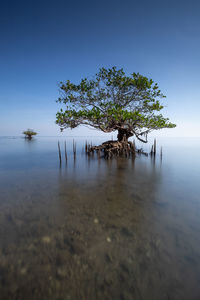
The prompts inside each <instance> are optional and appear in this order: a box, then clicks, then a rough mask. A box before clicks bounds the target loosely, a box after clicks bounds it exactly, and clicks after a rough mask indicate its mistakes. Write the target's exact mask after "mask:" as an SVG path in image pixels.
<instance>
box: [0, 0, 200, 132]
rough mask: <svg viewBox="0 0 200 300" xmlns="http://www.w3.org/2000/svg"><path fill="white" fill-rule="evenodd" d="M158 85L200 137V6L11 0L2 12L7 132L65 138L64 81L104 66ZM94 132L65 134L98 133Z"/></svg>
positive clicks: (175, 113)
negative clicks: (60, 113) (60, 119)
mask: <svg viewBox="0 0 200 300" xmlns="http://www.w3.org/2000/svg"><path fill="white" fill-rule="evenodd" d="M102 66H104V67H112V66H117V67H123V68H124V70H125V71H126V72H127V74H130V73H132V72H139V73H141V74H142V75H145V76H148V77H151V78H152V79H153V80H154V81H156V82H158V84H159V87H160V88H161V90H162V92H163V93H164V94H165V95H166V96H167V99H166V100H165V101H166V104H167V107H166V108H165V110H164V111H163V114H164V115H165V116H166V117H169V118H170V120H171V121H172V122H174V123H176V124H177V125H178V126H177V128H175V129H168V130H161V131H159V135H166V136H200V93H199V87H200V1H193V0H190V1H189V0H188V1H185V0H182V1H179V0H174V1H171V0H168V1H162V0H159V1H153V0H152V1H149V0H148V1H147V0H143V1H138V0H137V1H134V0H123V1H118V0H106V1H105V0H101V1H95V0H93V1H87V0H85V1H76V0H74V1H66V0H65V1H59V0H57V1H55V0H54V1H42V0H41V1H20V0H19V1H3V2H1V8H0V135H20V134H21V132H22V131H23V130H24V129H26V128H33V129H35V130H36V131H38V132H39V134H40V135H59V134H60V133H59V128H58V126H57V125H55V115H56V112H57V110H58V109H60V107H59V104H58V103H56V102H55V100H56V99H57V98H58V82H60V81H65V80H67V79H70V80H72V81H74V82H76V83H78V82H79V80H80V79H81V78H82V77H90V76H92V75H93V74H95V73H96V72H97V71H98V69H99V67H102ZM97 133H98V132H96V131H94V130H92V131H89V130H87V129H86V128H78V129H75V130H74V131H71V130H70V129H68V130H66V131H65V133H64V134H67V135H68V134H70V135H72V134H75V135H80V134H83V135H87V134H92V135H94V134H97Z"/></svg>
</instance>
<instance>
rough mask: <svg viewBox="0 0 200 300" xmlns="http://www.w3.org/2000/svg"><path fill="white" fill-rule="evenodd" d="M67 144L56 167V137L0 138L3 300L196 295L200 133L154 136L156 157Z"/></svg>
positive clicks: (199, 288)
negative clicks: (88, 151) (110, 154)
mask: <svg viewBox="0 0 200 300" xmlns="http://www.w3.org/2000/svg"><path fill="white" fill-rule="evenodd" d="M65 140H66V141H67V151H68V162H67V165H66V163H65V161H64V157H63V161H62V166H61V168H60V166H59V160H58V151H57V142H58V139H57V138H39V137H38V138H35V139H34V140H32V141H27V140H24V139H22V138H0V294H1V299H12V300H22V299H23V300H24V299H29V300H32V299H34V300H36V299H37V300H40V299H41V300H43V299H49V300H54V299H60V300H61V299H64V300H65V299H72V300H73V299H101V300H102V299H120V300H123V299H124V300H126V299H136V300H137V299H141V300H143V299H144V300H147V299H148V300H151V299H152V300H157V299H158V300H160V299H164V300H165V299H166V300H173V299H174V300H176V299H181V300H182V299H183V300H184V299H185V300H188V299H192V300H193V299H196V300H197V299H199V297H200V181H199V178H200V139H174V138H172V139H168V140H167V139H165V140H163V139H160V140H159V141H158V149H159V147H160V146H161V145H162V146H163V157H162V160H161V158H160V155H159V151H158V154H157V156H156V158H155V159H152V158H150V157H144V156H137V157H136V158H134V157H130V158H118V159H112V160H104V159H98V158H97V157H96V156H94V157H92V156H91V157H90V158H88V157H87V156H86V155H85V154H84V153H83V152H82V147H83V145H84V142H85V138H75V141H76V143H77V149H78V151H77V157H76V160H74V158H73V154H72V139H71V138H60V144H61V148H62V154H64V152H63V150H64V141H65ZM88 140H89V141H92V142H93V144H100V143H101V142H102V141H103V139H102V138H92V137H91V138H89V139H88ZM146 149H147V150H149V149H150V145H149V146H148V145H147V146H146Z"/></svg>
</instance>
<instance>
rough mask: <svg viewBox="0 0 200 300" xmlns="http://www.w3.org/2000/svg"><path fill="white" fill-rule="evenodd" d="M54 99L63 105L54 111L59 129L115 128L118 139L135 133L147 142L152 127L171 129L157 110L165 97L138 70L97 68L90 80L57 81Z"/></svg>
mask: <svg viewBox="0 0 200 300" xmlns="http://www.w3.org/2000/svg"><path fill="white" fill-rule="evenodd" d="M59 88H60V89H59V90H60V97H59V98H58V100H57V102H60V103H62V104H64V105H65V108H64V109H63V108H61V109H60V111H59V112H57V114H56V123H57V124H58V125H59V126H60V128H61V130H63V129H65V128H71V129H73V128H75V127H77V126H79V125H81V124H82V125H89V126H91V127H93V128H96V129H98V130H101V131H103V132H112V131H115V130H118V140H120V139H121V140H122V139H123V137H125V138H126V139H128V138H129V137H130V136H133V135H134V136H136V138H138V139H139V140H140V141H142V142H147V135H148V133H150V132H151V131H153V130H158V129H162V128H173V127H175V126H176V125H175V124H173V123H171V122H169V119H168V118H164V117H163V115H162V114H160V113H159V112H160V111H161V110H162V109H163V107H164V106H163V105H162V103H161V102H160V100H161V99H164V98H165V96H164V95H163V94H162V92H161V91H160V89H159V87H158V84H157V83H154V81H153V80H152V79H148V78H147V77H145V76H142V75H141V74H139V73H132V74H131V75H130V76H126V74H125V72H124V71H123V69H117V68H116V67H113V68H110V69H106V68H101V69H100V70H99V72H98V73H97V74H96V75H95V76H94V78H93V79H87V78H84V79H82V80H81V82H80V83H79V84H74V83H72V82H71V81H70V80H67V81H66V82H61V83H60V86H59Z"/></svg>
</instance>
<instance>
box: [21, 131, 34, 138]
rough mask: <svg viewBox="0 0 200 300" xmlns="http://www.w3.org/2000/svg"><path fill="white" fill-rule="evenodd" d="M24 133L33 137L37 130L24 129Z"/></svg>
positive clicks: (27, 136) (28, 136)
mask: <svg viewBox="0 0 200 300" xmlns="http://www.w3.org/2000/svg"><path fill="white" fill-rule="evenodd" d="M23 134H24V135H25V137H26V138H28V139H32V137H33V136H34V135H36V134H37V132H35V131H34V130H33V129H27V130H25V131H23Z"/></svg>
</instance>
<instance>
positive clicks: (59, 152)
mask: <svg viewBox="0 0 200 300" xmlns="http://www.w3.org/2000/svg"><path fill="white" fill-rule="evenodd" d="M58 155H59V160H60V166H61V163H62V158H61V151H60V142H59V141H58Z"/></svg>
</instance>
